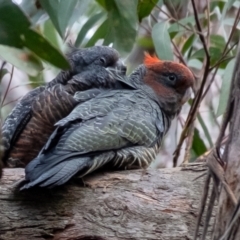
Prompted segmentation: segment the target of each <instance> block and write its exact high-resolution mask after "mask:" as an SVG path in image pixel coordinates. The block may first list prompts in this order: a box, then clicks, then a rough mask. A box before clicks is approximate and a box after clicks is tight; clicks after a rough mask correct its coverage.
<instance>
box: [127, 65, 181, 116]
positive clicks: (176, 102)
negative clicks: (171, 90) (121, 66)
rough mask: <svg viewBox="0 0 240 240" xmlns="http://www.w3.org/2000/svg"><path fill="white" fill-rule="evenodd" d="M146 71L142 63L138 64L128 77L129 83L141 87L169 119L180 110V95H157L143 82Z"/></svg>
mask: <svg viewBox="0 0 240 240" xmlns="http://www.w3.org/2000/svg"><path fill="white" fill-rule="evenodd" d="M146 73H147V69H146V67H145V66H144V65H140V66H139V67H138V68H137V69H136V70H135V71H134V72H133V73H132V74H131V75H130V77H129V81H130V83H131V84H132V85H133V86H134V87H136V88H137V89H141V90H142V91H144V92H145V93H146V94H147V95H148V97H149V98H151V99H152V100H153V101H155V102H156V103H157V104H158V105H159V106H160V108H161V110H163V111H164V113H166V114H167V116H169V117H170V119H172V118H174V117H175V116H176V115H177V114H178V113H179V112H180V110H181V106H182V104H181V95H180V94H173V95H172V96H168V97H159V96H158V95H157V94H156V93H155V91H154V90H153V89H152V88H151V87H150V86H148V85H147V84H146V83H145V82H144V76H145V75H146Z"/></svg>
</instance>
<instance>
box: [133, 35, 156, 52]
mask: <svg viewBox="0 0 240 240" xmlns="http://www.w3.org/2000/svg"><path fill="white" fill-rule="evenodd" d="M137 44H138V45H139V46H141V47H143V48H146V49H153V48H154V45H153V40H152V38H150V37H148V36H144V37H139V38H138V39H137Z"/></svg>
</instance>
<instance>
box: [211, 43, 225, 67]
mask: <svg viewBox="0 0 240 240" xmlns="http://www.w3.org/2000/svg"><path fill="white" fill-rule="evenodd" d="M222 50H223V48H222V49H219V48H216V47H210V48H209V55H210V65H211V66H213V65H214V64H215V63H217V62H218V61H219V59H221V57H222Z"/></svg>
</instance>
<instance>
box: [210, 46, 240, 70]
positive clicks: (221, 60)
mask: <svg viewBox="0 0 240 240" xmlns="http://www.w3.org/2000/svg"><path fill="white" fill-rule="evenodd" d="M237 44H238V43H237V42H236V43H234V44H233V45H232V46H231V47H230V48H229V49H228V50H227V51H225V53H223V54H222V57H221V58H220V59H219V61H217V62H216V63H215V64H214V65H213V66H212V67H210V70H212V69H214V68H215V67H216V66H218V65H220V64H221V63H222V62H224V61H226V60H228V59H229V58H231V57H227V58H226V56H227V55H228V53H229V52H230V51H231V50H232V49H233V48H234V47H235V46H237Z"/></svg>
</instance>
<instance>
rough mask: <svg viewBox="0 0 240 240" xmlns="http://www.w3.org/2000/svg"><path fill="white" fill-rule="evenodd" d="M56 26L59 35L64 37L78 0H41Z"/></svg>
mask: <svg viewBox="0 0 240 240" xmlns="http://www.w3.org/2000/svg"><path fill="white" fill-rule="evenodd" d="M39 2H40V4H41V6H42V7H43V8H44V9H45V10H46V12H47V13H48V15H49V17H50V18H51V20H52V22H53V25H54V26H55V27H56V29H57V31H58V33H59V35H60V36H61V37H62V38H64V36H65V31H66V28H67V26H68V22H69V21H70V18H71V17H72V14H73V11H74V8H75V6H76V4H77V2H78V1H77V0H69V1H66V0H57V1H56V0H54V1H51V0H39Z"/></svg>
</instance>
